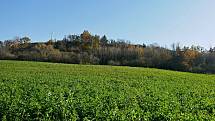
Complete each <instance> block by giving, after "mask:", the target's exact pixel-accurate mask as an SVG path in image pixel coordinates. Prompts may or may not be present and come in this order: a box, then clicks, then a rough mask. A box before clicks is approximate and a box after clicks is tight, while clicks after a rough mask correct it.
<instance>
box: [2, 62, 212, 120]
mask: <svg viewBox="0 0 215 121" xmlns="http://www.w3.org/2000/svg"><path fill="white" fill-rule="evenodd" d="M0 120H9V121H13V120H101V121H104V120H129V121H130V120H148V121H160V120H164V121H166V120H215V75H204V74H192V73H185V72H175V71H167V70H159V69H149V68H134V67H116V66H100V65H70V64H55V63H43V62H26V61H0Z"/></svg>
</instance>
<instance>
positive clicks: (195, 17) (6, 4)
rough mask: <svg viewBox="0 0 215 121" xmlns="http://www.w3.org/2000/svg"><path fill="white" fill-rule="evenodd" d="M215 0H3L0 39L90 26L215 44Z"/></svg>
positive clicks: (136, 39)
mask: <svg viewBox="0 0 215 121" xmlns="http://www.w3.org/2000/svg"><path fill="white" fill-rule="evenodd" d="M214 6H215V0H0V40H5V39H11V38H13V37H15V36H30V37H31V38H32V40H33V41H45V40H47V39H49V38H50V35H51V33H52V32H54V35H53V36H54V37H55V38H57V39H61V38H63V36H64V35H67V34H79V33H81V32H82V31H83V30H89V31H90V32H91V33H93V34H99V35H104V34H105V35H107V36H108V37H109V38H111V39H125V40H129V41H131V42H132V43H147V44H149V43H158V44H160V45H162V46H165V45H167V46H170V45H171V44H172V43H177V42H180V43H181V44H185V45H191V44H195V45H201V46H204V47H210V46H215V7H214Z"/></svg>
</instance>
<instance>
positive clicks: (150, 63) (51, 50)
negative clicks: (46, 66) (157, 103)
mask: <svg viewBox="0 0 215 121" xmlns="http://www.w3.org/2000/svg"><path fill="white" fill-rule="evenodd" d="M0 59H7V60H28V61H45V62H57V63H71V64H99V65H117V66H118V65H120V66H135V67H150V68H160V69H169V70H177V71H188V72H197V73H215V48H210V49H204V48H203V47H200V46H191V47H188V46H183V47H181V46H180V45H179V44H172V48H171V49H169V48H165V47H162V46H159V45H157V44H150V45H146V44H144V43H143V44H132V43H130V42H128V41H125V40H112V39H108V38H107V37H106V36H105V35H104V36H99V35H93V34H91V33H90V32H88V31H84V32H83V33H81V34H80V35H68V36H65V37H64V38H63V39H62V40H55V39H50V40H48V41H47V42H31V38H30V37H16V38H14V39H11V40H4V41H0Z"/></svg>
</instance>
